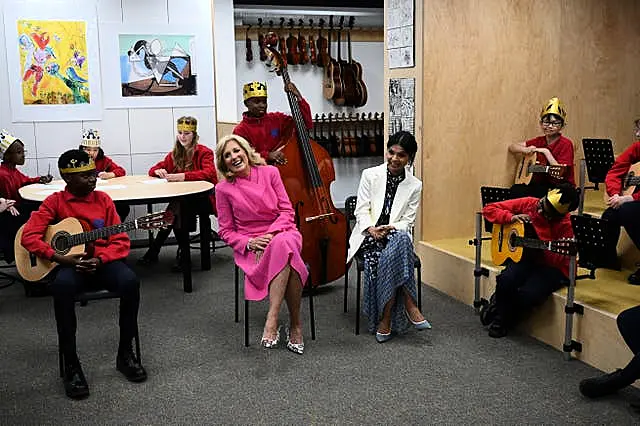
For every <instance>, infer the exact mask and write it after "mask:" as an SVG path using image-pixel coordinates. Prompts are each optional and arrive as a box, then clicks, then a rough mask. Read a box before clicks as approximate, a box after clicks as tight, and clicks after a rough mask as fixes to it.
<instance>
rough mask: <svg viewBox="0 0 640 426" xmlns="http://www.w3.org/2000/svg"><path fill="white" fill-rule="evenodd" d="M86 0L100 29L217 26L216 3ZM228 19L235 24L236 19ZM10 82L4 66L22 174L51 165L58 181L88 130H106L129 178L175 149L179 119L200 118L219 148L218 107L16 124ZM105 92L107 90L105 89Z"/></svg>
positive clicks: (1, 41) (0, 92)
mask: <svg viewBox="0 0 640 426" xmlns="http://www.w3.org/2000/svg"><path fill="white" fill-rule="evenodd" d="M84 1H93V2H94V3H95V4H96V6H97V14H98V27H100V24H103V23H127V24H131V23H133V24H135V23H136V22H141V23H160V24H171V23H184V22H193V21H194V20H198V23H203V24H204V23H206V24H207V25H208V26H211V1H210V0H189V7H185V5H184V3H185V1H184V0H84ZM225 1H228V0H225ZM4 3H5V0H0V5H2V6H4ZM60 3H61V7H72V4H73V1H71V0H68V1H65V0H62V1H60ZM3 10H4V7H3ZM227 19H229V20H230V21H232V15H231V16H229V17H228V18H227ZM0 63H2V64H6V63H7V62H6V50H5V37H4V26H3V25H0ZM8 84H9V76H8V73H7V69H6V66H0V127H4V128H6V129H7V130H9V131H10V132H12V133H13V134H15V135H16V136H17V137H19V138H20V139H21V140H22V141H24V142H25V145H26V149H27V151H28V153H27V162H26V164H25V166H24V167H23V169H22V170H23V172H25V173H27V174H29V175H32V176H33V175H42V174H45V173H47V170H48V167H49V166H51V172H52V174H54V175H55V176H56V177H58V171H57V158H58V156H59V155H60V154H61V153H62V152H64V151H65V150H67V149H70V148H74V147H77V146H78V144H79V142H80V139H81V130H82V129H83V128H88V127H92V128H97V129H100V130H101V139H102V146H103V149H104V150H105V153H106V154H107V155H108V156H110V157H112V158H113V159H114V160H115V161H116V162H117V163H119V164H120V165H122V166H123V167H124V168H125V169H126V170H127V172H128V174H146V173H147V171H148V170H149V167H150V166H151V165H153V164H155V163H156V162H157V161H159V160H160V159H162V158H163V157H164V155H166V153H167V152H169V151H170V150H171V149H172V146H173V143H174V140H175V121H176V119H177V118H178V117H180V116H182V115H192V116H195V117H196V118H198V122H199V124H198V133H199V134H200V141H201V143H203V144H205V145H208V146H209V147H211V148H214V147H215V143H216V115H215V111H214V109H215V108H212V107H201V108H154V109H109V110H107V109H104V110H103V115H102V120H100V121H70V122H38V123H12V122H11V109H10V102H9V90H8ZM103 90H107V88H105V87H104V85H103ZM234 102H235V99H234ZM144 211H146V210H144V208H143V207H136V211H135V212H134V214H135V215H139V214H143V212H144Z"/></svg>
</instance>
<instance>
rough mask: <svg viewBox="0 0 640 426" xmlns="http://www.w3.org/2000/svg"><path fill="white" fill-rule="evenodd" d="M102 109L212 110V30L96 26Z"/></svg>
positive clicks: (192, 27)
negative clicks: (103, 91) (195, 108)
mask: <svg viewBox="0 0 640 426" xmlns="http://www.w3.org/2000/svg"><path fill="white" fill-rule="evenodd" d="M100 41H101V54H102V67H103V68H102V76H103V80H104V86H105V107H106V108H164V107H189V106H194V107H195V106H212V105H213V57H212V52H213V50H212V47H211V29H210V28H209V29H208V30H207V28H205V27H202V28H198V27H194V26H188V27H185V26H181V25H178V26H176V25H142V26H140V25H135V26H133V25H123V24H105V25H101V26H100Z"/></svg>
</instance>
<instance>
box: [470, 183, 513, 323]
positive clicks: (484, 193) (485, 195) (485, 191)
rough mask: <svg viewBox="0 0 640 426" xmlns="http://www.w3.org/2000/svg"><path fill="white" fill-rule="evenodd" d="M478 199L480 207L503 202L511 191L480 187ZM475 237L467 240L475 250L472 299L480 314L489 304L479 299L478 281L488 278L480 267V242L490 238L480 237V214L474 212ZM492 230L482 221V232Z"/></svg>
mask: <svg viewBox="0 0 640 426" xmlns="http://www.w3.org/2000/svg"><path fill="white" fill-rule="evenodd" d="M480 197H481V199H482V207H484V206H486V205H487V204H490V203H495V202H498V201H504V200H508V199H509V198H511V190H510V188H501V187H496V186H482V187H480ZM475 217H476V236H475V238H474V239H473V240H469V245H470V246H474V247H475V248H476V257H475V266H474V268H473V279H474V297H473V307H474V308H475V310H476V313H479V312H480V308H481V307H482V306H483V305H486V304H487V303H489V302H488V301H487V300H486V299H484V298H481V297H480V279H481V278H482V277H483V276H484V277H487V278H488V277H489V270H488V269H487V268H484V267H483V266H482V242H483V241H487V240H490V239H491V237H483V236H482V213H480V212H476V214H475ZM492 229H493V224H492V223H491V222H489V221H488V220H486V219H485V220H484V230H485V231H486V232H491V230H492Z"/></svg>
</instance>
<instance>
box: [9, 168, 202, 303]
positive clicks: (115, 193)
mask: <svg viewBox="0 0 640 426" xmlns="http://www.w3.org/2000/svg"><path fill="white" fill-rule="evenodd" d="M64 187H65V183H64V181H63V180H54V181H52V182H51V183H48V184H41V183H36V184H31V185H27V186H23V187H22V188H20V189H19V193H20V196H21V197H22V198H23V199H25V200H29V201H36V202H42V201H44V199H45V198H47V197H48V196H49V195H51V194H53V193H54V192H58V191H62V190H64ZM96 190H98V191H104V192H106V193H107V194H109V196H110V197H111V199H112V200H113V201H118V202H120V203H126V204H132V205H133V204H146V205H147V206H151V205H152V204H156V203H165V202H169V201H172V200H176V199H177V200H181V199H184V198H185V197H188V196H191V195H197V194H205V193H208V192H210V191H211V190H213V184H212V183H211V182H206V181H191V182H167V181H166V180H165V179H159V178H153V177H151V176H148V175H131V176H122V177H117V178H113V179H108V180H103V179H98V183H97V185H96ZM181 216H182V215H180V216H179V217H181ZM178 234H180V235H178ZM176 238H178V246H179V247H180V250H181V251H182V253H184V254H185V255H184V256H181V266H182V274H183V287H184V291H185V292H187V293H191V292H192V291H193V284H192V279H191V247H190V244H189V234H188V233H186V232H179V233H176ZM210 244H211V221H210V220H209V218H208V217H206V218H203V217H201V221H200V249H201V253H202V255H201V266H202V269H203V270H209V269H211V254H210Z"/></svg>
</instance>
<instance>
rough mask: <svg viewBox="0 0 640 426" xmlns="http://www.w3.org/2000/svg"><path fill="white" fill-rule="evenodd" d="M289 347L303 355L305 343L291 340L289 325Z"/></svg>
mask: <svg viewBox="0 0 640 426" xmlns="http://www.w3.org/2000/svg"><path fill="white" fill-rule="evenodd" d="M287 349H289V350H290V351H291V352H293V353H296V354H298V355H302V354H303V353H304V343H293V342H292V341H291V334H290V330H289V327H287Z"/></svg>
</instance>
